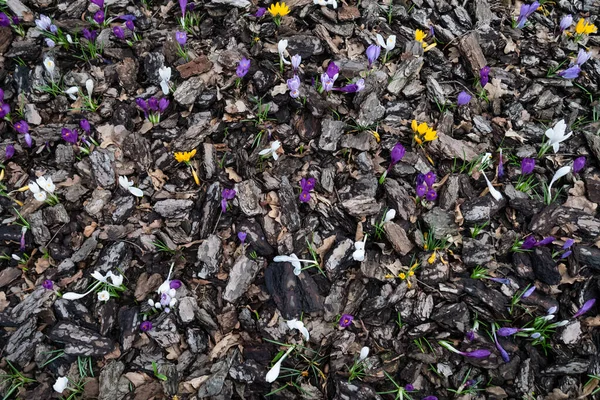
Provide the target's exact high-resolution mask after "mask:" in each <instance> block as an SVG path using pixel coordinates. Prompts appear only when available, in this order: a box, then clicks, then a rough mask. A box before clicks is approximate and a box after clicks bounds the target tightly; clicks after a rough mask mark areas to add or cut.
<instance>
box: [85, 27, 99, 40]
mask: <svg viewBox="0 0 600 400" xmlns="http://www.w3.org/2000/svg"><path fill="white" fill-rule="evenodd" d="M81 33H82V34H83V37H84V38H86V39H87V40H88V41H90V42H93V41H94V40H96V37H97V36H98V32H96V31H94V30H92V31H90V30H89V29H87V28H83V30H82V31H81Z"/></svg>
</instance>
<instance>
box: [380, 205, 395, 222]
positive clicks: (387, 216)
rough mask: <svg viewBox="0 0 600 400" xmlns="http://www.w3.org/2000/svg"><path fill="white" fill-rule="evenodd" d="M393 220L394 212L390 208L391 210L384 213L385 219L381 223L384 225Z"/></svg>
mask: <svg viewBox="0 0 600 400" xmlns="http://www.w3.org/2000/svg"><path fill="white" fill-rule="evenodd" d="M394 218H396V210H394V209H393V208H392V209H390V210H388V212H386V213H385V218H384V220H383V223H384V224H385V223H386V222H390V221H391V220H393V219H394Z"/></svg>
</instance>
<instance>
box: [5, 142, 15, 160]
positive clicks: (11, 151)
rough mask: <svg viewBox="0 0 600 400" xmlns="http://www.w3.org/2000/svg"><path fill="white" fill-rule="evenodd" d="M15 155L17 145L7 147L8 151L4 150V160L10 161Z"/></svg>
mask: <svg viewBox="0 0 600 400" xmlns="http://www.w3.org/2000/svg"><path fill="white" fill-rule="evenodd" d="M14 155H15V145H14V144H9V145H7V146H6V149H4V159H5V160H9V159H11V158H12V157H13V156H14Z"/></svg>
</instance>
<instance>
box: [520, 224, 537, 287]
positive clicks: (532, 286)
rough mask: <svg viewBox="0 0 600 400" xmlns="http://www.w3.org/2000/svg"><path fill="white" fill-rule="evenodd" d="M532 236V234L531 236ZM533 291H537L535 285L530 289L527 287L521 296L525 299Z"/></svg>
mask: <svg viewBox="0 0 600 400" xmlns="http://www.w3.org/2000/svg"><path fill="white" fill-rule="evenodd" d="M530 237H531V236H530ZM533 292H535V286H532V287H530V288H529V289H527V290H526V291H525V292H524V293H523V295H522V296H521V298H523V299H526V298H528V297H529V296H531V295H532V293H533Z"/></svg>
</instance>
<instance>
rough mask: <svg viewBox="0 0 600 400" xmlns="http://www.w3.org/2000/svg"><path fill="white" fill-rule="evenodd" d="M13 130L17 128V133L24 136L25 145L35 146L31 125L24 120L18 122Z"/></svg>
mask: <svg viewBox="0 0 600 400" xmlns="http://www.w3.org/2000/svg"><path fill="white" fill-rule="evenodd" d="M13 128H15V131H17V132H18V133H20V134H22V135H23V139H24V140H25V144H27V147H31V146H32V144H33V139H32V138H31V135H30V134H29V125H28V124H27V122H25V121H23V120H21V121H19V122H16V123H15V124H14V125H13Z"/></svg>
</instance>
